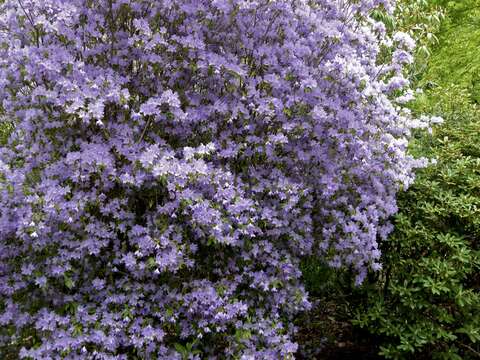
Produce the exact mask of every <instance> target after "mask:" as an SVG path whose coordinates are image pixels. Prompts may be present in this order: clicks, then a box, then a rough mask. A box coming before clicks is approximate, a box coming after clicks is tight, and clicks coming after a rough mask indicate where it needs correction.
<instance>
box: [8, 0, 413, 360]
mask: <svg viewBox="0 0 480 360" xmlns="http://www.w3.org/2000/svg"><path fill="white" fill-rule="evenodd" d="M379 5H382V6H384V7H385V8H387V9H388V8H389V5H390V4H389V2H388V1H373V0H361V1H343V0H342V1H340V0H338V1H337V0H316V1H299V0H277V1H267V0H263V1H247V0H231V1H226V0H202V1H198V0H195V1H194V0H182V1H178V0H177V1H162V0H157V1H144V0H98V1H90V0H69V1H64V0H18V1H14V0H6V1H4V2H3V3H2V4H1V5H0V29H1V32H0V59H1V60H0V100H1V102H0V104H1V108H0V113H1V116H2V119H4V120H2V121H7V120H8V121H9V123H12V124H13V130H12V131H11V132H9V135H8V139H7V141H6V142H5V145H2V147H1V148H0V159H1V160H0V173H1V175H0V325H2V330H0V344H1V345H2V348H3V350H2V351H4V352H5V354H7V352H8V353H15V352H16V351H19V356H20V357H30V358H33V359H46V358H60V357H61V358H65V359H74V358H78V357H83V358H95V359H126V358H127V357H128V358H132V359H133V358H162V359H180V358H185V359H186V358H212V357H213V358H215V357H220V358H241V359H253V358H257V359H280V358H291V357H292V356H293V354H294V353H295V351H296V344H295V343H293V342H292V340H291V334H292V332H293V331H294V328H293V326H292V325H291V322H290V321H289V320H290V319H291V318H292V316H293V315H295V314H296V313H298V312H299V311H302V310H305V309H307V308H308V307H309V302H308V299H307V294H306V293H305V291H304V288H303V286H302V284H301V278H300V277H301V276H300V271H299V262H300V259H301V258H302V257H303V256H305V255H312V254H317V255H318V256H321V257H323V258H325V259H326V261H329V262H330V264H331V265H332V266H341V265H347V266H351V267H352V268H353V269H355V271H356V273H357V282H359V283H360V282H361V281H362V279H363V278H364V276H365V274H366V272H367V269H369V268H373V269H378V268H379V267H380V264H379V263H378V259H379V257H380V252H379V250H378V246H377V239H379V238H385V237H386V236H387V234H388V233H389V232H390V230H391V225H390V224H389V223H388V221H387V219H388V217H389V216H390V215H392V214H394V213H395V212H396V210H397V208H396V205H395V194H396V192H397V190H398V189H399V187H401V186H403V187H405V186H408V185H409V184H410V183H411V181H412V171H411V170H412V168H413V167H415V166H417V165H419V162H418V161H416V160H414V159H413V158H411V157H410V156H407V155H406V153H405V150H406V143H407V140H406V139H407V137H408V136H409V133H410V128H411V127H412V126H415V122H414V121H412V120H411V119H410V117H409V114H408V113H406V112H405V113H404V112H402V111H401V110H400V109H399V108H398V106H397V105H396V102H395V97H397V96H401V95H403V91H404V90H405V88H406V87H407V86H408V82H407V81H406V80H405V79H404V77H403V76H402V69H403V66H404V65H406V64H408V63H409V62H411V56H410V55H409V52H410V51H411V50H412V48H413V45H414V44H413V43H412V41H411V39H410V38H409V37H408V36H407V35H405V34H396V35H395V37H394V38H393V39H389V38H387V36H386V35H385V28H384V26H383V25H382V24H381V23H377V22H375V21H373V20H371V19H369V17H368V14H369V12H370V11H371V10H372V9H373V8H375V7H376V6H379ZM381 44H384V45H388V46H393V47H394V49H393V50H392V56H391V57H389V60H388V61H387V62H385V61H384V62H379V61H377V58H378V56H377V55H378V54H379V52H380V47H381Z"/></svg>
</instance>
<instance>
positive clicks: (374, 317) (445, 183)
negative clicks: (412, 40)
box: [354, 87, 480, 359]
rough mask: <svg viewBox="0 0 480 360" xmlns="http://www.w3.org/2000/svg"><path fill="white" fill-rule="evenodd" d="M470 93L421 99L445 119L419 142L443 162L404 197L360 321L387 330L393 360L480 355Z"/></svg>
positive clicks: (479, 148) (475, 137) (479, 214)
mask: <svg viewBox="0 0 480 360" xmlns="http://www.w3.org/2000/svg"><path fill="white" fill-rule="evenodd" d="M468 95H469V94H468V93H467V92H466V91H462V90H461V89H459V88H458V87H451V88H450V89H436V90H435V97H433V96H432V94H426V95H425V98H423V102H422V99H420V100H419V101H418V103H417V104H416V107H417V109H416V110H417V111H425V110H430V111H431V112H432V111H433V112H435V113H438V114H441V115H442V116H443V117H444V118H445V124H444V125H442V126H441V127H439V128H437V129H435V132H434V135H433V136H432V137H428V136H426V135H423V136H420V137H419V138H418V139H417V141H416V142H414V143H413V144H412V152H415V153H423V154H425V155H427V156H429V157H435V158H437V159H438V163H437V164H436V165H434V166H430V167H429V168H427V169H424V170H422V171H420V172H419V173H418V174H417V179H416V181H415V184H414V185H413V186H412V187H411V188H410V189H409V191H408V192H406V193H404V194H403V195H402V196H401V197H400V199H399V207H400V209H401V211H400V213H399V215H398V216H397V217H396V219H395V232H394V233H393V235H392V236H391V237H390V238H389V240H388V241H386V242H384V243H383V254H384V255H383V263H384V264H385V268H384V270H383V272H382V273H381V274H379V281H378V283H377V286H378V291H376V292H372V291H370V292H368V306H366V307H364V308H360V310H359V312H358V314H357V317H356V319H355V321H354V323H355V324H357V325H359V326H361V327H366V328H368V329H369V331H370V332H372V333H373V334H377V335H381V339H382V347H381V349H382V354H383V355H384V356H385V357H387V358H393V359H401V358H407V359H408V358H413V356H415V358H420V357H421V355H423V356H424V357H425V358H438V359H469V358H472V359H473V358H476V357H477V356H479V354H480V346H479V344H480V251H479V249H480V112H479V111H478V109H477V108H476V107H475V106H474V105H472V104H470V103H469V102H468ZM426 99H435V102H434V103H431V102H429V101H427V100H426ZM425 107H427V108H425ZM414 353H415V355H413V354H414Z"/></svg>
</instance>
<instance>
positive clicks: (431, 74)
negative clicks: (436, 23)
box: [419, 0, 480, 102]
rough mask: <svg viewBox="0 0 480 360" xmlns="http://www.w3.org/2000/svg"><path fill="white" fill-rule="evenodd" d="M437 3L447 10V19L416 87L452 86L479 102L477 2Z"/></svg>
mask: <svg viewBox="0 0 480 360" xmlns="http://www.w3.org/2000/svg"><path fill="white" fill-rule="evenodd" d="M438 2H439V3H443V5H445V7H446V8H447V18H446V20H445V22H444V24H443V26H442V29H441V32H440V35H439V40H440V43H439V44H438V45H437V47H436V48H435V49H434V51H433V54H432V56H431V58H430V60H429V63H428V67H427V70H426V72H425V74H424V75H423V77H422V80H421V81H420V84H419V85H420V86H422V85H423V86H425V85H427V86H428V85H434V86H435V85H439V86H440V87H449V86H450V85H452V84H455V85H457V86H459V87H460V88H463V89H465V90H468V91H469V92H470V95H471V99H472V101H474V102H480V0H457V1H438Z"/></svg>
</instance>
